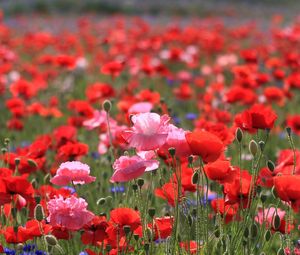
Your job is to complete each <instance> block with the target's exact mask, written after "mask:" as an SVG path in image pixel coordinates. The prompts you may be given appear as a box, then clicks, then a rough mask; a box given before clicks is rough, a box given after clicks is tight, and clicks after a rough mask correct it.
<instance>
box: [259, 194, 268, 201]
mask: <svg viewBox="0 0 300 255" xmlns="http://www.w3.org/2000/svg"><path fill="white" fill-rule="evenodd" d="M267 198H268V196H267V195H264V194H261V195H260V201H261V202H262V203H265V202H266V201H267Z"/></svg>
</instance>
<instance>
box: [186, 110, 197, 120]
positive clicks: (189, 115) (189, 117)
mask: <svg viewBox="0 0 300 255" xmlns="http://www.w3.org/2000/svg"><path fill="white" fill-rule="evenodd" d="M197 116H198V115H197V114H196V113H193V112H189V113H187V114H186V115H185V118H186V119H187V120H195V119H197Z"/></svg>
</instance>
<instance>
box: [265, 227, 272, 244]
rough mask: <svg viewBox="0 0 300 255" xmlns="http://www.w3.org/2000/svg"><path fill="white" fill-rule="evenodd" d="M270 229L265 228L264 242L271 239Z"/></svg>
mask: <svg viewBox="0 0 300 255" xmlns="http://www.w3.org/2000/svg"><path fill="white" fill-rule="evenodd" d="M271 236H272V235H271V231H270V230H267V231H266V233H265V240H266V242H269V241H270V239H271Z"/></svg>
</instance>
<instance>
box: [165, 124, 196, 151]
mask: <svg viewBox="0 0 300 255" xmlns="http://www.w3.org/2000/svg"><path fill="white" fill-rule="evenodd" d="M186 133H187V132H186V131H184V130H183V129H182V128H178V127H176V126H174V125H172V124H170V125H169V133H168V136H167V140H166V143H165V144H164V145H163V146H162V147H161V149H162V150H163V151H166V152H168V149H169V148H171V147H173V148H175V150H176V155H177V156H178V157H188V156H189V155H191V154H192V152H191V149H190V147H189V145H188V143H187V141H186V138H185V135H186Z"/></svg>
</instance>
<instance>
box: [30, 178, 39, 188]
mask: <svg viewBox="0 0 300 255" xmlns="http://www.w3.org/2000/svg"><path fill="white" fill-rule="evenodd" d="M31 185H32V187H33V188H34V189H36V188H37V187H38V184H37V181H36V179H32V181H31Z"/></svg>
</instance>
